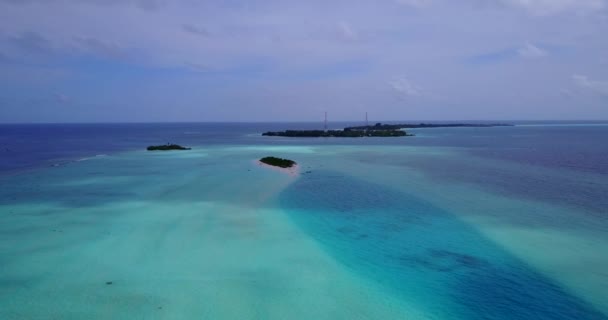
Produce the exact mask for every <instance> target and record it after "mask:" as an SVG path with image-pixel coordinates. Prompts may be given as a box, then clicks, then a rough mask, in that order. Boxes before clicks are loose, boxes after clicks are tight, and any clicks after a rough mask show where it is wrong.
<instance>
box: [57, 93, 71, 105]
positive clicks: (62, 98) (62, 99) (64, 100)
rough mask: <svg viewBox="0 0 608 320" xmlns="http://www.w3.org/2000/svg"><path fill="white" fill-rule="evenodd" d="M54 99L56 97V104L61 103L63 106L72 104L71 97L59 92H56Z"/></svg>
mask: <svg viewBox="0 0 608 320" xmlns="http://www.w3.org/2000/svg"><path fill="white" fill-rule="evenodd" d="M53 97H54V100H55V101H56V102H59V103H61V104H66V103H69V102H70V100H71V99H70V97H68V96H67V95H65V94H63V93H59V92H56V93H55V94H54V95H53Z"/></svg>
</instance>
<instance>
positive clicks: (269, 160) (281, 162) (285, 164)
mask: <svg viewBox="0 0 608 320" xmlns="http://www.w3.org/2000/svg"><path fill="white" fill-rule="evenodd" d="M260 162H262V163H265V164H267V165H271V166H275V167H280V168H291V167H293V166H294V165H296V162H295V161H293V160H289V159H282V158H277V157H264V158H262V159H260Z"/></svg>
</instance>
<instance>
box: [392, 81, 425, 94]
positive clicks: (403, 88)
mask: <svg viewBox="0 0 608 320" xmlns="http://www.w3.org/2000/svg"><path fill="white" fill-rule="evenodd" d="M388 84H389V86H390V87H391V88H392V89H393V90H395V91H396V92H397V93H399V94H400V95H402V96H405V97H417V96H421V95H422V93H423V91H422V88H420V87H419V86H417V85H415V84H414V83H412V82H411V81H410V80H409V79H408V78H407V77H404V76H402V77H397V78H395V79H393V80H391V81H389V83H388Z"/></svg>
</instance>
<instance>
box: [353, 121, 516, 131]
mask: <svg viewBox="0 0 608 320" xmlns="http://www.w3.org/2000/svg"><path fill="white" fill-rule="evenodd" d="M511 126H513V125H512V124H506V123H403V124H383V123H376V124H375V125H373V126H358V127H346V128H344V131H366V130H372V131H376V130H380V131H383V130H401V129H422V128H462V127H464V128H489V127H511Z"/></svg>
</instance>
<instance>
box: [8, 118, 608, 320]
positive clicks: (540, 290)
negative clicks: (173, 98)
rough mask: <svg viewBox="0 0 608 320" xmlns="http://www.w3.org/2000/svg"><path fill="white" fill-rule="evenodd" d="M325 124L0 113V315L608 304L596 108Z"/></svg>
mask: <svg viewBox="0 0 608 320" xmlns="http://www.w3.org/2000/svg"><path fill="white" fill-rule="evenodd" d="M398 122H399V121H398ZM349 125H359V123H330V127H331V128H342V127H344V126H349ZM319 128H322V124H319V123H165V124H160V123H158V124H154V123H148V124H14V125H11V124H3V125H0V221H1V223H0V319H608V250H606V248H608V209H606V208H608V139H607V137H608V122H550V121H545V122H532V121H529V122H516V126H512V127H492V128H429V129H412V130H409V132H412V133H415V134H416V136H415V137H397V138H351V139H349V138H283V137H263V136H261V133H262V132H264V131H276V130H284V129H319ZM169 142H170V143H178V144H181V145H185V146H190V147H192V150H190V151H179V152H148V151H146V150H145V148H146V146H148V145H152V144H164V143H169ZM264 156H277V157H283V158H289V159H292V160H295V161H296V162H298V164H299V170H300V174H299V175H297V176H292V175H288V174H284V173H282V172H279V171H276V170H269V169H268V168H266V167H262V166H259V165H258V164H257V162H256V160H257V159H259V158H262V157H264Z"/></svg>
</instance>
